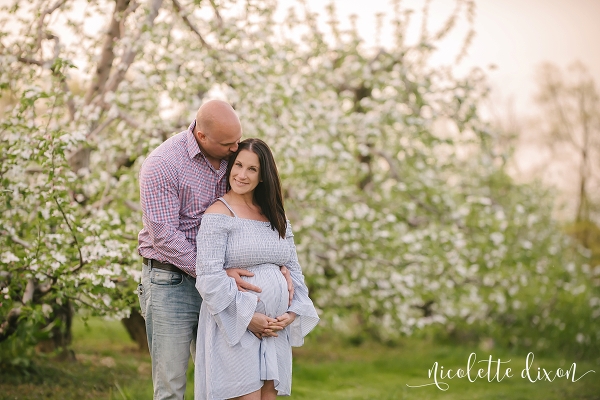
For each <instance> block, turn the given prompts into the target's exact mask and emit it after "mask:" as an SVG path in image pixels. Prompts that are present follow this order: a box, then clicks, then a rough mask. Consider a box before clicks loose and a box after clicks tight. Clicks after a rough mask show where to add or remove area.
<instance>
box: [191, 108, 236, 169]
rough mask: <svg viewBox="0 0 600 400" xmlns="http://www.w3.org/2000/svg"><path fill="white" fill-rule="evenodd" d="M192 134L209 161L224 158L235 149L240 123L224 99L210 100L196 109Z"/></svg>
mask: <svg viewBox="0 0 600 400" xmlns="http://www.w3.org/2000/svg"><path fill="white" fill-rule="evenodd" d="M194 136H195V137H196V140H197V141H198V146H200V149H201V150H202V151H203V152H204V154H205V156H206V157H208V158H209V159H210V160H211V161H215V165H217V163H216V161H217V160H221V159H225V158H227V157H229V155H230V154H232V153H233V152H235V151H236V150H237V145H238V142H239V141H240V139H241V137H242V125H241V123H240V119H239V118H238V116H237V114H236V113H235V111H234V109H233V107H231V105H230V104H229V103H227V102H225V101H221V100H210V101H208V102H206V103H204V104H202V106H201V107H200V108H199V109H198V113H197V114H196V128H195V129H194Z"/></svg>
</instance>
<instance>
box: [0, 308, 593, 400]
mask: <svg viewBox="0 0 600 400" xmlns="http://www.w3.org/2000/svg"><path fill="white" fill-rule="evenodd" d="M73 350H74V352H75V354H76V358H77V362H50V361H41V362H40V363H38V366H37V367H36V368H35V369H32V370H31V371H29V375H26V376H18V375H15V374H7V373H3V374H2V375H0V399H151V398H152V384H151V369H150V359H149V356H148V355H146V354H140V353H138V352H137V351H136V347H135V346H134V344H133V343H132V342H131V341H130V340H129V338H128V337H127V334H126V333H125V331H124V329H123V328H122V326H121V325H120V323H118V322H114V321H104V320H100V319H92V320H91V321H90V322H89V324H88V326H87V327H86V326H84V324H83V323H82V321H81V320H77V321H76V324H75V328H74V343H73ZM472 352H474V353H476V356H477V360H484V361H485V362H482V363H478V364H476V365H475V366H474V367H473V368H472V370H471V379H473V377H474V376H475V375H476V374H477V369H479V368H484V369H485V370H486V371H487V367H488V357H489V356H490V355H491V356H492V357H493V360H494V364H493V368H492V373H493V372H494V371H495V370H496V365H497V361H498V358H500V359H501V361H502V362H506V363H503V364H502V367H501V369H500V371H501V374H504V372H505V370H506V368H511V369H512V375H513V377H512V378H504V379H503V380H502V381H501V382H497V381H496V380H495V379H492V380H493V381H492V382H489V381H488V378H487V377H485V378H480V379H477V380H476V381H475V382H470V381H469V380H468V379H467V378H466V377H465V378H454V379H440V380H443V381H444V382H446V383H447V384H448V385H449V388H448V390H446V391H442V390H440V389H438V388H436V386H425V387H419V388H410V387H407V385H412V386H415V385H424V384H427V383H431V382H433V379H429V378H428V377H427V373H428V370H429V369H430V368H432V366H433V363H434V362H437V363H438V366H439V370H441V367H442V366H443V367H444V372H445V373H446V372H447V371H448V369H452V370H453V373H455V371H456V369H457V368H462V369H466V368H467V360H468V358H469V354H470V353H472ZM526 356H527V354H526V353H523V354H521V353H519V354H512V353H510V352H508V351H505V350H501V349H492V350H490V351H488V352H484V351H482V350H480V349H478V348H468V347H460V346H449V345H440V344H434V343H430V342H426V341H418V340H414V339H410V340H408V339H407V340H405V341H403V342H402V343H401V344H400V345H398V346H397V347H386V346H383V345H379V344H375V343H365V344H363V345H361V346H358V347H357V346H349V345H342V344H340V343H336V342H335V341H332V340H326V339H325V338H323V337H320V338H316V337H310V338H309V340H308V341H307V343H306V345H305V346H304V347H302V348H298V349H295V350H294V383H293V395H292V397H291V398H292V399H444V400H452V399H524V400H525V399H527V400H528V399H544V400H545V399H588V400H591V399H600V360H598V361H596V362H577V363H576V375H575V376H576V379H577V378H580V377H581V375H582V374H583V373H585V372H586V371H589V370H595V371H596V372H595V373H589V374H587V375H585V376H583V377H581V378H580V380H579V381H577V382H571V381H570V380H567V379H566V378H556V379H555V380H554V381H553V382H544V381H542V382H535V383H531V382H529V381H528V380H527V379H522V378H521V377H520V374H521V370H522V369H523V368H524V367H525V364H526V361H525V358H526ZM509 360H510V362H508V361H509ZM574 361H575V360H570V359H566V358H565V359H561V358H560V357H554V358H552V357H546V358H540V357H536V359H535V362H534V364H533V365H532V368H531V369H530V371H531V376H532V378H535V377H536V375H537V368H538V367H541V368H544V369H545V370H546V371H548V372H551V373H552V374H554V373H555V371H556V369H557V368H559V367H560V368H562V369H563V370H566V369H568V368H570V367H571V365H572V363H573V362H574ZM438 376H439V375H438ZM542 376H543V375H542ZM492 378H493V376H492ZM192 379H193V371H192V368H190V371H189V374H188V383H189V385H188V398H193V387H192V386H193V385H192ZM442 386H443V385H442Z"/></svg>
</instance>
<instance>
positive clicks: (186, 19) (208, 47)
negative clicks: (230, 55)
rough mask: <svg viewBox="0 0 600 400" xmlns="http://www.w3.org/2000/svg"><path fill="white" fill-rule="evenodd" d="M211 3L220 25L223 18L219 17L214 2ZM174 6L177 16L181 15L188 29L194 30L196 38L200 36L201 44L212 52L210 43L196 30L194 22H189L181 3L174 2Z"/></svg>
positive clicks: (175, 0) (174, 0)
mask: <svg viewBox="0 0 600 400" xmlns="http://www.w3.org/2000/svg"><path fill="white" fill-rule="evenodd" d="M211 3H212V4H213V8H214V9H215V14H216V15H217V18H218V19H219V21H220V23H222V20H221V16H220V15H219V13H218V11H217V8H216V6H215V4H214V2H213V1H211ZM173 6H174V7H175V10H176V11H177V14H179V16H180V17H181V19H183V22H185V24H186V25H187V26H188V28H190V29H191V30H192V32H194V33H195V34H196V36H198V39H200V43H202V46H204V47H206V48H207V49H209V50H212V47H211V46H210V45H209V44H208V43H206V40H204V38H203V37H202V34H201V33H200V31H199V30H198V28H196V27H195V26H194V24H192V22H191V21H190V20H189V18H188V17H187V15H185V14H184V13H183V8H182V6H181V4H179V1H177V0H173Z"/></svg>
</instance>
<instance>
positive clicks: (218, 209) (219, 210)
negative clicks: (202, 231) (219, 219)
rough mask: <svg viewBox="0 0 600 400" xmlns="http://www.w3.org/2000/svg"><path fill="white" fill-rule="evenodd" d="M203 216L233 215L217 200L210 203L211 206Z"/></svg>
mask: <svg viewBox="0 0 600 400" xmlns="http://www.w3.org/2000/svg"><path fill="white" fill-rule="evenodd" d="M204 214H224V215H229V216H231V217H233V214H232V213H231V211H229V208H227V206H226V205H225V204H223V202H222V201H219V200H217V201H215V202H214V203H212V205H211V206H210V207H208V208H207V209H206V211H205V212H204Z"/></svg>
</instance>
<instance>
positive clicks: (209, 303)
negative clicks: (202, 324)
mask: <svg viewBox="0 0 600 400" xmlns="http://www.w3.org/2000/svg"><path fill="white" fill-rule="evenodd" d="M232 224H233V218H232V217H230V216H228V215H223V214H205V215H204V218H203V219H202V225H200V230H199V231H198V237H197V246H198V257H197V258H196V288H197V289H198V292H199V293H200V295H201V296H202V306H203V307H207V309H208V312H209V313H210V314H211V315H212V316H213V318H214V319H215V321H216V323H217V326H218V327H219V329H220V330H221V332H223V334H224V336H225V340H226V341H227V344H228V345H229V346H234V345H235V344H237V343H238V342H239V341H240V339H241V338H242V335H243V334H244V333H245V332H246V330H247V328H248V325H249V324H250V321H251V320H252V317H253V316H254V311H255V310H256V303H257V301H258V297H257V296H256V295H255V294H252V293H249V292H240V291H239V290H238V288H237V285H236V284H235V279H233V278H230V277H229V276H227V274H226V273H225V269H224V268H223V266H224V264H225V251H226V248H227V239H228V237H229V232H230V229H231V226H232Z"/></svg>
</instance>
